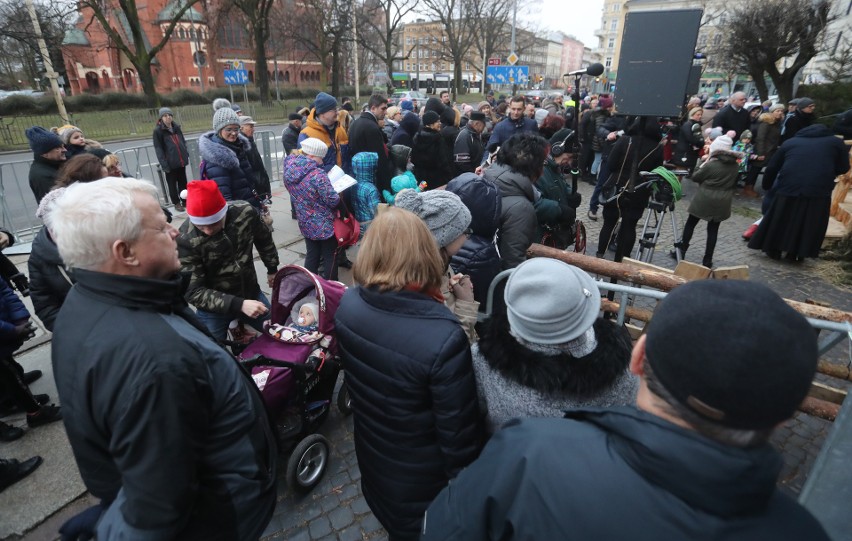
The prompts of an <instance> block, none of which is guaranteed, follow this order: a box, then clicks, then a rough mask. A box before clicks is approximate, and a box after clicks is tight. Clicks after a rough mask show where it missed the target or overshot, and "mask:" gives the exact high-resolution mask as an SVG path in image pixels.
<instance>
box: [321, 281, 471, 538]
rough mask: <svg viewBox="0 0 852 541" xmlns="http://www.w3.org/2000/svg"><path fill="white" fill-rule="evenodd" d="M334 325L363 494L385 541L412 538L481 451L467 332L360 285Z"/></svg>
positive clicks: (409, 300) (403, 296)
mask: <svg viewBox="0 0 852 541" xmlns="http://www.w3.org/2000/svg"><path fill="white" fill-rule="evenodd" d="M335 326H336V329H337V337H338V339H339V344H340V349H341V353H342V356H343V366H344V369H345V371H346V384H347V386H348V388H349V392H350V395H351V397H352V407H353V410H354V421H355V452H356V455H357V457H358V466H359V467H360V469H361V486H362V489H363V492H364V498H365V499H366V500H367V503H368V504H369V505H370V509H371V510H372V511H373V513H374V514H375V515H376V518H378V519H379V521H380V522H381V523H382V525H383V526H384V527H385V528H386V529H387V531H388V533H389V534H390V536H391V538H396V539H417V534H418V532H419V531H420V522H421V518H422V516H423V511H425V510H426V507H427V506H428V505H429V502H431V501H432V499H433V498H434V497H435V495H437V494H438V492H440V490H441V489H442V488H443V487H444V486H446V484H447V482H448V481H449V480H450V479H452V478H453V477H455V475H456V474H457V473H458V472H459V471H460V470H461V469H462V468H464V467H465V466H467V465H468V464H469V463H470V462H471V461H473V459H474V458H476V455H477V454H478V452H479V448H480V441H481V437H482V423H481V419H480V417H479V412H478V410H477V404H476V383H475V382H474V379H473V370H472V368H471V364H470V348H469V347H468V339H467V336H466V335H465V333H464V331H463V330H462V327H461V325H460V324H459V321H458V319H456V317H455V316H454V315H453V314H452V313H451V312H450V311H449V309H447V307H446V306H445V305H444V304H443V303H440V302H438V301H436V300H435V299H433V298H431V297H427V296H426V295H423V294H420V293H415V292H412V291H403V292H386V293H379V292H377V291H376V290H370V289H365V288H361V287H356V288H351V289H349V290H348V291H347V292H346V293H345V294H344V295H343V299H342V301H341V303H340V307H339V308H338V310H337V313H336V316H335Z"/></svg>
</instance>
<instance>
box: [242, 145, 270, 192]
mask: <svg viewBox="0 0 852 541" xmlns="http://www.w3.org/2000/svg"><path fill="white" fill-rule="evenodd" d="M246 139H248V141H249V150H248V160H249V163H250V164H251V170H252V171H253V172H254V178H255V180H256V181H257V186H256V188H257V193H258V194H259V195H270V194H271V193H272V187H271V185H270V184H269V174H268V173H267V172H266V166H265V165H264V164H263V158H261V157H260V151H258V150H257V142H256V141H255V140H254V137H253V136H252V137H249V136H246Z"/></svg>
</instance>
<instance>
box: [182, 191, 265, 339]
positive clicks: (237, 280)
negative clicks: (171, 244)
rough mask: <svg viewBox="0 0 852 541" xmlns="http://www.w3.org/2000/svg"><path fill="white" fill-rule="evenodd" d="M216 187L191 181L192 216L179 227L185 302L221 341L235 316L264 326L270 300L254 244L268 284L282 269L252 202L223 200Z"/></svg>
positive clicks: (258, 325) (188, 205)
mask: <svg viewBox="0 0 852 541" xmlns="http://www.w3.org/2000/svg"><path fill="white" fill-rule="evenodd" d="M209 183H212V185H211V184H209ZM214 189H215V182H213V181H193V182H190V184H189V186H188V195H187V214H188V215H189V220H187V221H186V222H184V223H183V225H181V227H180V233H181V235H180V237H179V238H178V251H179V255H180V262H181V272H183V273H184V274H187V275H189V277H190V279H189V287H188V288H187V291H186V300H187V301H188V302H189V303H190V304H192V305H193V306H195V307H196V309H197V315H198V317H199V319H201V320H202V321H204V323H205V324H206V325H207V328H208V329H210V332H211V334H213V336H214V337H215V338H217V339H220V340H221V339H224V338H225V336H226V333H227V329H228V324H229V323H230V322H231V321H232V320H234V319H239V320H241V321H243V322H245V323H248V324H250V325H251V326H252V327H255V328H256V329H258V330H260V331H262V330H263V329H262V323H263V320H265V319H266V318H268V317H269V316H268V314H269V300H268V299H267V298H266V296H265V295H264V294H263V292H262V291H261V290H260V286H259V285H258V281H257V273H256V272H255V268H254V257H253V255H252V246H255V247H257V251H258V253H259V254H260V259H261V261H263V264H264V265H265V266H266V271H267V283H268V285H269V286H270V287H272V280H273V279H274V278H275V273H276V272H277V270H278V251H277V249H276V248H275V243H274V242H273V240H272V233H271V232H270V231H269V229H268V228H267V227H266V225H264V223H263V221H262V220H261V218H260V215H259V214H258V212H257V211H256V210H255V209H254V208H253V207H252V206H251V205H250V204H248V203H246V202H244V201H232V202H230V203H227V204H224V203H225V200H224V199H221V200H220V198H221V194H219V191H218V189H215V191H214ZM220 204H223V205H222V206H221V207H220ZM217 218H218V219H217ZM205 222H207V223H205Z"/></svg>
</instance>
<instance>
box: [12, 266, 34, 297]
mask: <svg viewBox="0 0 852 541" xmlns="http://www.w3.org/2000/svg"><path fill="white" fill-rule="evenodd" d="M9 280H11V281H12V283H13V284H15V289H17V290H18V291H19V292H20V293H21V295H22V296H24V297H29V296H30V281H29V280H28V279H27V275H26V274H24V273H22V272H19V273H18V274H14V275H12V276H10V277H9Z"/></svg>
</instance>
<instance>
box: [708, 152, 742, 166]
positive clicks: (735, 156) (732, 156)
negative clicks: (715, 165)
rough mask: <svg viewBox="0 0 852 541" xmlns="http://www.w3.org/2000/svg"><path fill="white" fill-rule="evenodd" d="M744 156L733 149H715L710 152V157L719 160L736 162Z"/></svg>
mask: <svg viewBox="0 0 852 541" xmlns="http://www.w3.org/2000/svg"><path fill="white" fill-rule="evenodd" d="M743 156H744V154H743V153H742V152H737V151H735V150H717V151H715V152H713V153H712V154H710V157H711V158H716V159H718V160H719V161H720V162H726V163H731V162H736V161H737V160H739V159H741V158H742V157H743Z"/></svg>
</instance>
